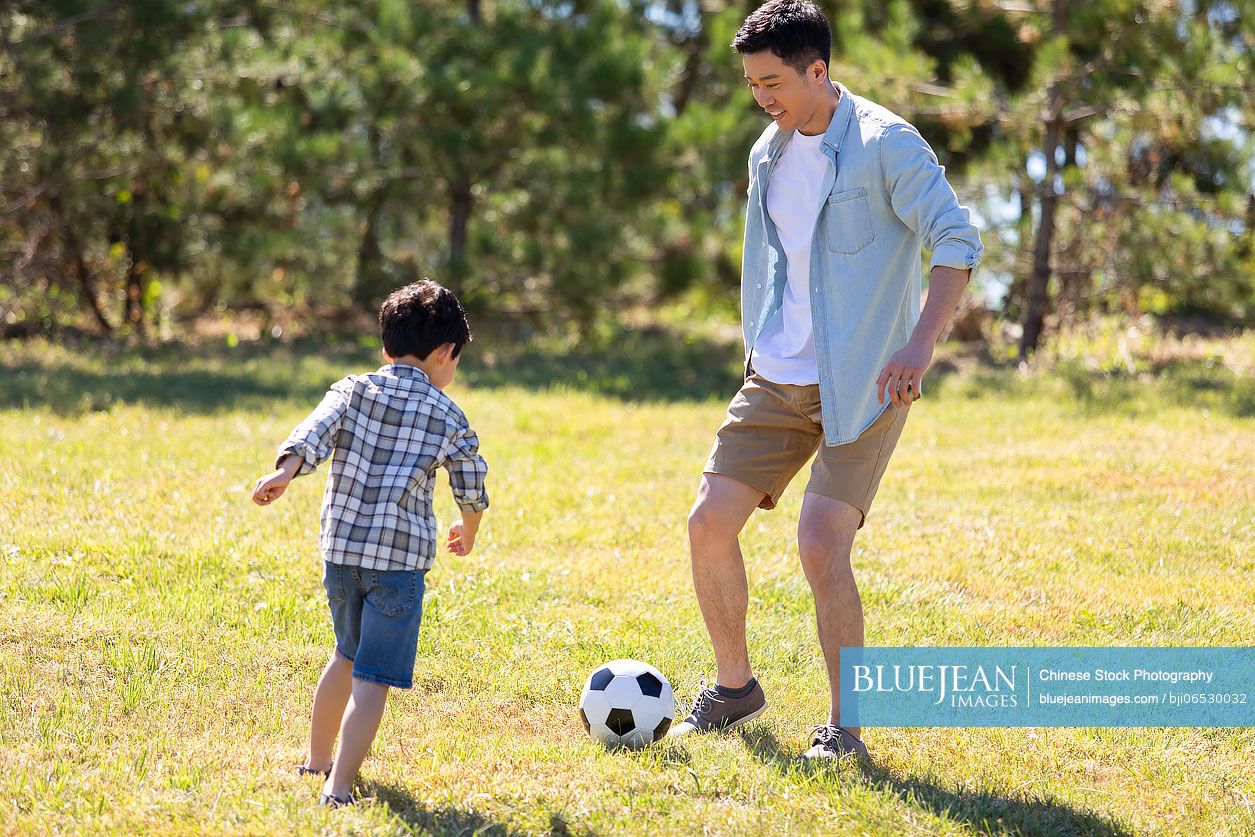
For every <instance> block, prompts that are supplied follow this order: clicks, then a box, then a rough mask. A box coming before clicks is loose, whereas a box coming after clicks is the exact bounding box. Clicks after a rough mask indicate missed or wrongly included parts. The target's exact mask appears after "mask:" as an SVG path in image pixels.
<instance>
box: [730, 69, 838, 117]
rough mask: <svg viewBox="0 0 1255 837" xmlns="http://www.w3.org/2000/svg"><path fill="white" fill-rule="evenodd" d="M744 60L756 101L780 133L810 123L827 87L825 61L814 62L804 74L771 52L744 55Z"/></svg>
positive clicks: (746, 76) (748, 81)
mask: <svg viewBox="0 0 1255 837" xmlns="http://www.w3.org/2000/svg"><path fill="white" fill-rule="evenodd" d="M741 61H742V63H743V64H744V65H745V80H746V82H747V83H748V84H749V86H750V92H752V93H753V94H754V101H755V102H757V103H758V106H759V107H760V108H762V109H763V110H764V111H766V112H767V114H768V115H769V116H770V117H771V118H772V119H773V120H775V123H776V125H777V126H778V127H779V128H780V130H781V131H791V130H795V129H797V128H801V127H802V126H803V125H805V124H806V123H807V122H809V121H810V118H811V117H812V116H813V115H814V114H815V110H816V108H818V106H819V104H820V102H821V101H822V100H823V96H824V92H825V90H824V87H825V85H827V84H828V72H827V69H826V68H825V67H824V62H822V61H815V62H814V63H812V64H811V65H810V66H809V67H807V68H806V72H805V73H804V74H802V73H798V71H797V70H795V69H793V68H792V67H790V66H789V65H788V64H786V63H784V62H783V61H781V60H780V58H779V56H777V55H776V54H775V53H773V52H772V51H771V50H769V49H765V50H763V51H762V52H753V53H749V54H747V55H742V56H741Z"/></svg>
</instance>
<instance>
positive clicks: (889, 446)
mask: <svg viewBox="0 0 1255 837" xmlns="http://www.w3.org/2000/svg"><path fill="white" fill-rule="evenodd" d="M908 412H910V407H895V406H893V404H889V405H888V406H887V407H886V408H885V411H884V412H883V413H881V414H880V417H879V418H877V419H876V420H875V421H874V422H872V425H871V427H869V428H867V429H866V430H864V431H863V435H861V436H859V437H858V438H857V439H855V440H854V441H853V442H850V443H849V444H845V445H837V446H836V447H828V446H827V445H825V444H823V437H824V428H823V425H822V424H821V423H820V421H821V413H820V407H819V386H818V385H817V384H811V385H809V386H795V385H793V384H777V383H773V382H771V381H769V380H767V379H766V378H764V377H762V376H761V375H759V374H757V373H754V374H752V375H750V377H749V378H748V379H746V381H745V384H744V385H743V386H742V387H741V391H740V392H738V393H737V394H736V397H734V398H733V399H732V403H731V404H729V405H728V417H727V419H725V420H724V422H723V425H722V426H721V427H720V428H719V433H718V435H717V436H716V437H715V446H714V448H713V449H712V450H711V451H710V459H708V460H707V461H706V467H705V468H704V469H703V470H704V472H705V473H707V474H721V475H723V476H726V477H732V478H733V479H734V480H737V481H738V482H743V483H745V484H746V485H748V486H750V487H751V488H756V489H758V490H759V491H761V492H763V495H764V496H763V500H762V502H761V503H759V504H758V507H759V508H760V509H771V508H775V506H776V503H778V502H779V501H780V495H782V494H784V490H785V488H787V487H788V485H789V482H790V481H791V480H792V479H793V477H794V475H795V474H797V472H798V471H799V470H801V468H802V466H803V465H805V464H806V460H807V459H810V457H811V454H813V453H815V450H816V448H818V450H819V455H818V456H816V457H815V464H814V465H813V466H811V478H810V482H808V483H807V484H806V490H807V491H809V492H811V493H813V494H820V495H823V496H824V497H831V498H832V499H834V500H841V501H842V502H844V503H848V504H850V505H851V506H853V507H854V508H856V509H858V510H859V511H861V512H862V513H863V519H862V520H860V521H859V524H858V525H859V528H860V529H861V528H862V527H863V521H864V520H865V519H866V518H867V512H868V511H869V510H870V509H871V505H872V499H873V498H874V497H875V496H876V489H877V488H879V487H880V478H881V477H882V476H884V473H885V466H886V465H888V464H889V456H890V455H891V454H892V453H893V448H894V446H895V445H897V443H898V437H899V436H901V435H902V428H903V426H904V425H905V424H906V414H907V413H908Z"/></svg>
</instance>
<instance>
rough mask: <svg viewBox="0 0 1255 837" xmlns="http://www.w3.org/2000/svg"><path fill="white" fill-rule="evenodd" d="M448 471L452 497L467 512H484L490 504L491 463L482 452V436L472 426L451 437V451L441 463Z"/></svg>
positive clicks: (449, 450)
mask: <svg viewBox="0 0 1255 837" xmlns="http://www.w3.org/2000/svg"><path fill="white" fill-rule="evenodd" d="M442 464H443V465H444V467H445V469H446V470H448V472H449V488H450V489H452V491H453V501H454V502H455V503H457V505H458V508H459V509H461V510H462V511H465V512H481V511H483V510H484V509H486V508H488V489H487V488H486V487H485V484H484V482H485V480H486V479H487V478H488V463H487V462H485V461H484V457H482V456H480V454H479V437H478V436H476V435H475V431H473V430H471V429H470V428H469V427H467V428H463V429H461V430H459V431H458V432H457V433H455V434H454V435H453V438H452V439H450V440H449V448H448V453H447V455H446V457H445V461H444V462H443V463H442Z"/></svg>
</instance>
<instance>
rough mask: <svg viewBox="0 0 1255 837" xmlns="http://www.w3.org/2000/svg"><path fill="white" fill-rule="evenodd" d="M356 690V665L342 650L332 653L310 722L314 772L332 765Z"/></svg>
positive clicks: (310, 750) (310, 744) (307, 762)
mask: <svg viewBox="0 0 1255 837" xmlns="http://www.w3.org/2000/svg"><path fill="white" fill-rule="evenodd" d="M352 691H353V663H352V662H351V661H350V660H348V659H347V658H345V657H343V656H341V654H340V652H339V651H332V652H331V659H329V660H327V665H326V667H325V668H324V669H323V670H322V677H320V678H318V688H316V689H314V711H313V712H312V713H311V717H310V722H309V759H308V760H307V761H306V762H305V766H306V767H308V768H310V769H311V770H326V769H327V768H329V767H330V766H331V754H332V752H334V748H335V743H336V733H337V732H339V731H340V721H341V719H343V718H344V707H345V705H346V704H347V703H348V702H349V694H350V693H351V692H352Z"/></svg>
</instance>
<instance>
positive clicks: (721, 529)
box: [688, 498, 737, 545]
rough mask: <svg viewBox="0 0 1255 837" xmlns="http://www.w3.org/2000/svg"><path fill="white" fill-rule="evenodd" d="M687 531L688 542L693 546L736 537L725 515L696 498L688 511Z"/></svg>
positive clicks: (709, 503)
mask: <svg viewBox="0 0 1255 837" xmlns="http://www.w3.org/2000/svg"><path fill="white" fill-rule="evenodd" d="M688 529H689V542H690V543H692V544H695V545H700V544H709V543H717V542H719V541H725V540H727V539H728V538H729V537H732V538H735V537H736V536H737V532H736V530H735V529H733V527H732V526H731V525H730V524H729V522H728V521H727V519H726V515H724V514H722V513H721V512H720V510H719V509H718V508H717V507H716V506H715V504H714V503H711V502H710V501H709V500H708V499H706V498H698V500H697V502H696V503H694V504H693V508H692V509H690V510H689V519H688Z"/></svg>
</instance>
